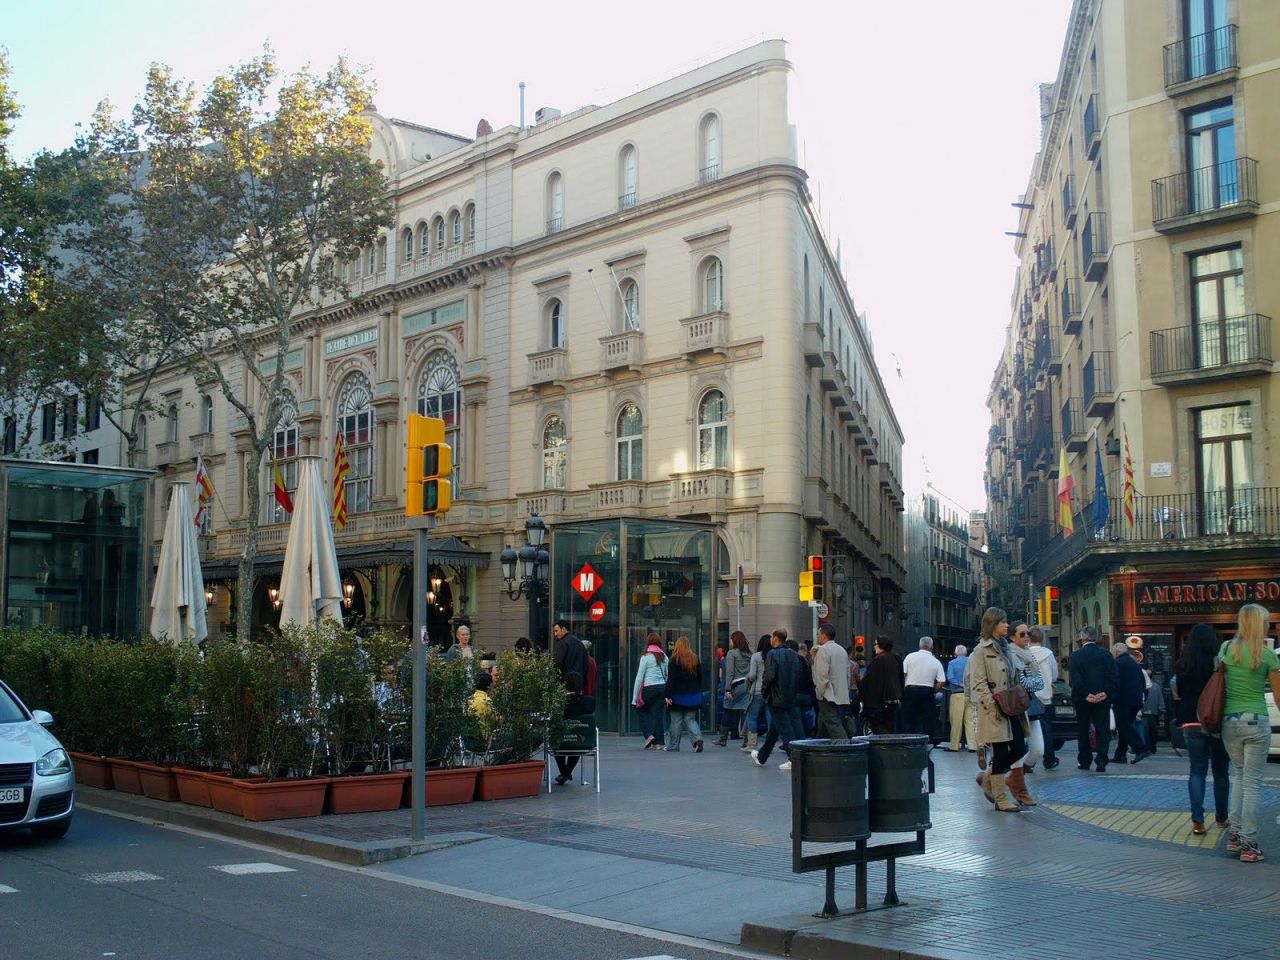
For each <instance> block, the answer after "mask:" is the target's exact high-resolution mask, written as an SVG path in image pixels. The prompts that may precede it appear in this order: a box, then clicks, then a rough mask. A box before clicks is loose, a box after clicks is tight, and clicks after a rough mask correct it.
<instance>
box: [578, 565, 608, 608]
mask: <svg viewBox="0 0 1280 960" xmlns="http://www.w3.org/2000/svg"><path fill="white" fill-rule="evenodd" d="M602 584H603V581H602V580H601V579H600V574H598V573H596V571H595V569H594V568H593V567H592V566H591V564H589V563H584V564H583V565H582V569H581V570H579V571H578V572H577V573H575V574H574V575H573V589H574V590H577V591H578V596H580V597H582V599H583V600H590V599H591V595H592V594H593V593H595V592H596V591H597V590H599V589H600V587H601V586H602Z"/></svg>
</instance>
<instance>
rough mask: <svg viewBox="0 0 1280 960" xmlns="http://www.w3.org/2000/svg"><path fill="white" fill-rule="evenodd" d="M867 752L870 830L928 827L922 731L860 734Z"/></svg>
mask: <svg viewBox="0 0 1280 960" xmlns="http://www.w3.org/2000/svg"><path fill="white" fill-rule="evenodd" d="M862 739H863V740H865V741H866V743H867V745H868V747H869V748H870V752H869V755H868V762H867V784H868V787H869V790H868V796H869V799H870V810H869V811H868V820H869V822H870V825H871V831H872V832H873V833H915V832H916V831H917V830H928V829H929V828H930V827H932V826H933V824H932V823H930V822H929V738H928V737H926V736H924V735H923V734H874V735H871V736H866V737H863V738H862Z"/></svg>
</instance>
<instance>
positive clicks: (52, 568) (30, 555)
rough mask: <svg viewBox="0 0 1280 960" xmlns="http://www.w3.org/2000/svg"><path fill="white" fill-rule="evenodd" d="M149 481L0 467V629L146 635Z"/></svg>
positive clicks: (69, 467) (53, 467) (30, 465)
mask: <svg viewBox="0 0 1280 960" xmlns="http://www.w3.org/2000/svg"><path fill="white" fill-rule="evenodd" d="M153 476H154V474H153V473H152V472H151V471H145V470H126V469H120V468H113V467H96V466H89V465H80V464H70V463H35V462H30V461H23V460H0V498H2V500H3V505H2V507H0V512H2V514H3V518H4V539H3V551H2V552H0V579H2V580H3V591H2V592H0V602H3V617H2V619H3V622H4V623H5V624H6V625H8V626H24V627H31V626H50V627H54V628H56V629H58V630H63V631H67V632H70V633H83V634H86V635H109V636H114V637H136V636H139V635H141V633H142V632H143V630H144V620H143V603H144V591H145V586H146V581H147V577H146V569H145V558H146V550H145V549H144V547H145V536H146V530H147V514H148V510H149V508H150V493H151V486H152V477H153Z"/></svg>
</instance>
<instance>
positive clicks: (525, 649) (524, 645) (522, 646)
mask: <svg viewBox="0 0 1280 960" xmlns="http://www.w3.org/2000/svg"><path fill="white" fill-rule="evenodd" d="M516 653H518V654H521V655H524V654H526V653H533V644H532V643H530V642H529V638H528V637H520V638H519V639H518V640H516Z"/></svg>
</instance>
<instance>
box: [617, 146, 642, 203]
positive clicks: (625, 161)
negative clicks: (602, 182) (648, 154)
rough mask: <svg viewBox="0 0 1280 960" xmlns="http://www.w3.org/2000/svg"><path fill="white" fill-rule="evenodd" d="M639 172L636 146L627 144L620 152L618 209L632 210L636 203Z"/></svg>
mask: <svg viewBox="0 0 1280 960" xmlns="http://www.w3.org/2000/svg"><path fill="white" fill-rule="evenodd" d="M638 172H639V167H638V164H637V156H636V148H635V147H634V146H633V145H632V144H629V143H628V144H627V145H626V146H625V147H623V148H622V152H621V153H620V154H618V209H619V210H630V209H631V208H632V207H634V206H635V205H636V176H637V173H638Z"/></svg>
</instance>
